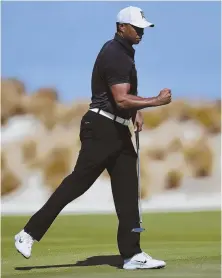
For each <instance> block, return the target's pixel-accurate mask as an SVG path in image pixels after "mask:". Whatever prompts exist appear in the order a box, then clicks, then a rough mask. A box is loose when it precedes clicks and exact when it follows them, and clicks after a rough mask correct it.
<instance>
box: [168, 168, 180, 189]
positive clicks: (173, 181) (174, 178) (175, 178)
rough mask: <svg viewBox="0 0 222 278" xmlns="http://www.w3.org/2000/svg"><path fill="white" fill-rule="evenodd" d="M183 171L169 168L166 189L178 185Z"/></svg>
mask: <svg viewBox="0 0 222 278" xmlns="http://www.w3.org/2000/svg"><path fill="white" fill-rule="evenodd" d="M182 178H183V173H182V172H181V171H179V170H177V169H173V170H170V171H169V172H168V173H167V175H166V179H165V181H166V187H165V188H166V189H176V188H178V187H180V185H181V182H182Z"/></svg>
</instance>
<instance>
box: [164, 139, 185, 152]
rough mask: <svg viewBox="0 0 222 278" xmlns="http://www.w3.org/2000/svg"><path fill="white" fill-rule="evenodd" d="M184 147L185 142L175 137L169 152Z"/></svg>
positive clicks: (177, 150) (170, 144) (169, 146)
mask: <svg viewBox="0 0 222 278" xmlns="http://www.w3.org/2000/svg"><path fill="white" fill-rule="evenodd" d="M182 149H183V143H182V141H181V140H180V138H174V139H173V140H172V141H171V142H170V143H169V145H168V148H167V150H168V152H179V151H181V150H182Z"/></svg>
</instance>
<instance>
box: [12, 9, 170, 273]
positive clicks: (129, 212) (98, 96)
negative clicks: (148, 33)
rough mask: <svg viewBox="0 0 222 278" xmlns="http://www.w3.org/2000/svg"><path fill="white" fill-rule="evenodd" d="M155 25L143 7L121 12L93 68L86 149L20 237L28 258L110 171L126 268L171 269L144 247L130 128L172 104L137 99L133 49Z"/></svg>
mask: <svg viewBox="0 0 222 278" xmlns="http://www.w3.org/2000/svg"><path fill="white" fill-rule="evenodd" d="M153 26H154V25H153V24H152V23H150V22H148V21H147V20H146V18H145V16H144V13H143V11H142V10H141V9H140V8H137V7H131V6H130V7H127V8H125V9H123V10H121V11H120V12H119V13H118V15H117V20H116V27H117V30H116V34H115V36H114V38H113V39H112V40H110V41H108V42H106V43H105V44H104V45H103V47H102V49H101V50H100V52H99V54H98V56H97V59H96V61H95V64H94V68H93V72H92V79H91V87H92V99H91V100H92V101H91V104H90V106H89V110H88V111H87V112H86V114H85V115H84V116H83V117H82V120H81V126H80V133H79V136H80V140H81V150H80V153H79V156H78V159H77V162H76V165H75V167H74V170H73V172H72V173H71V174H70V175H68V176H67V177H66V178H64V180H63V181H62V183H61V184H60V185H59V186H58V188H57V189H56V190H55V192H54V193H53V194H52V195H51V197H50V198H49V200H48V201H47V202H46V203H45V204H44V206H43V207H42V208H41V209H40V210H39V211H37V212H36V213H35V214H34V215H33V216H32V217H31V218H30V220H29V221H28V223H27V224H26V225H25V227H24V228H23V230H22V231H20V232H19V233H18V234H17V235H16V236H15V247H16V249H17V250H18V251H19V252H20V253H21V254H22V255H23V256H24V257H25V258H29V257H30V256H31V250H32V246H33V243H34V241H40V240H41V238H42V237H43V236H44V234H45V233H46V232H47V230H48V229H49V227H50V225H51V224H52V223H53V221H54V220H55V218H56V217H57V215H58V214H59V213H60V212H61V210H62V209H63V208H64V207H65V206H66V205H67V204H68V203H70V202H72V201H73V200H75V199H76V198H78V197H79V196H81V195H82V194H84V193H85V192H86V191H87V190H88V189H89V188H90V187H91V186H92V184H93V183H94V182H95V181H96V179H97V178H98V177H99V176H100V174H101V173H102V172H103V171H104V170H105V169H107V171H108V173H109V175H110V180H111V186H112V194H113V199H114V203H115V208H116V213H117V216H118V220H119V226H118V235H117V241H118V248H119V252H120V254H121V256H122V258H123V268H124V269H149V268H161V267H164V266H165V265H166V263H165V262H164V261H160V260H156V259H153V258H152V257H151V256H149V255H148V254H146V253H145V252H143V251H142V250H141V247H140V232H137V231H139V229H138V228H140V219H139V207H138V198H139V196H138V195H139V194H138V177H137V152H136V151H135V149H134V145H133V141H132V138H133V137H132V134H133V133H132V132H130V130H131V129H130V128H129V126H130V123H132V122H133V124H134V127H135V128H136V129H137V130H138V131H139V132H140V131H141V130H142V125H143V120H142V115H141V112H140V110H141V109H143V108H146V107H155V106H160V105H165V104H168V103H170V102H171V91H170V89H163V90H161V91H160V93H159V94H157V96H155V97H151V98H146V97H140V96H137V94H138V92H137V71H136V67H135V62H134V55H135V50H134V48H133V47H132V45H134V44H139V42H140V41H141V40H142V37H143V33H144V28H145V27H153ZM134 135H135V134H134ZM96 201H97V202H99V200H96ZM77 225H78V223H77ZM74 232H75V231H74Z"/></svg>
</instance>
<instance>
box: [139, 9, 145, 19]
mask: <svg viewBox="0 0 222 278" xmlns="http://www.w3.org/2000/svg"><path fill="white" fill-rule="evenodd" d="M140 13H141V16H142V18H144V19H145V15H144V12H143V11H140Z"/></svg>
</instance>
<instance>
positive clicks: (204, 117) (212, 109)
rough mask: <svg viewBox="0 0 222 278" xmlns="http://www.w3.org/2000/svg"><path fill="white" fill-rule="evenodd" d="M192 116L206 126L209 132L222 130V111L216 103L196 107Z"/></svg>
mask: <svg viewBox="0 0 222 278" xmlns="http://www.w3.org/2000/svg"><path fill="white" fill-rule="evenodd" d="M192 118H193V119H194V120H196V121H197V122H198V123H199V124H201V125H202V126H204V128H205V129H206V130H207V132H209V133H212V134H216V133H220V132H221V112H220V110H219V109H217V107H216V106H215V105H214V106H206V107H204V106H203V107H197V108H194V109H193V110H192Z"/></svg>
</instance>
